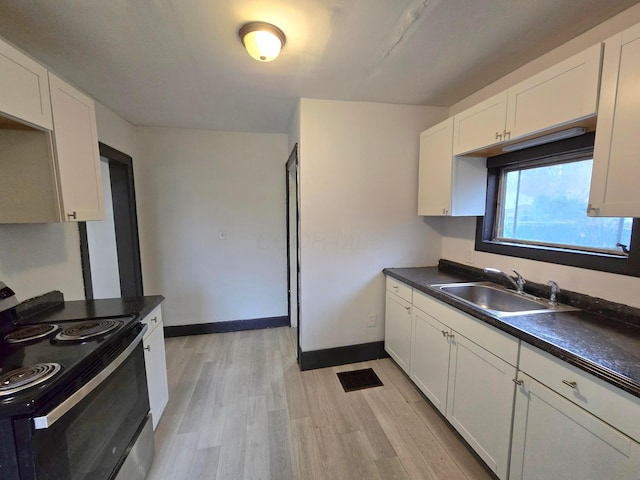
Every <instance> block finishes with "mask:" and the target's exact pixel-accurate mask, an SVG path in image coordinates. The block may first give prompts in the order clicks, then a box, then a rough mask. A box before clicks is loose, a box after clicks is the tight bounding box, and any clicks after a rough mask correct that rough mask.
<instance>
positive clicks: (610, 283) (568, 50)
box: [441, 4, 640, 307]
mask: <svg viewBox="0 0 640 480" xmlns="http://www.w3.org/2000/svg"><path fill="white" fill-rule="evenodd" d="M638 22H640V4H638V5H635V6H634V7H631V8H629V9H628V10H626V11H625V12H623V13H621V14H619V15H617V16H615V17H613V18H611V19H610V20H608V21H606V22H604V23H602V24H601V25H599V26H597V27H595V28H593V29H592V30H589V31H588V32H585V33H584V34H583V35H581V36H579V37H576V38H575V39H573V40H572V41H570V42H567V43H566V44H564V45H562V46H561V47H559V48H557V49H555V50H553V51H551V52H549V53H547V54H545V55H543V56H542V57H540V58H538V59H536V60H534V61H533V62H531V63H529V64H527V65H525V66H523V67H522V68H520V69H518V70H516V71H515V72H513V73H511V74H509V75H507V76H505V77H503V78H502V79H500V80H498V81H497V82H495V83H493V84H491V85H489V86H487V87H486V88H484V89H482V90H480V91H478V92H477V93H475V94H473V95H471V96H470V97H468V98H466V99H464V100H463V101H461V102H459V103H457V104H455V105H453V106H452V107H451V109H450V111H449V113H450V115H453V114H455V113H458V112H461V111H463V110H464V109H466V108H468V107H470V106H472V105H474V104H475V103H478V102H480V101H482V100H484V99H486V98H489V97H490V96H492V95H495V94H496V93H499V92H501V91H503V90H505V89H506V88H509V87H510V86H512V85H515V84H516V83H518V82H520V81H522V80H524V79H526V78H527V77H529V76H531V75H533V74H535V73H538V72H540V71H542V70H544V69H546V68H548V67H550V66H552V65H554V64H555V63H557V62H559V61H561V60H563V59H564V58H567V57H569V56H571V55H573V54H575V53H578V52H580V51H581V50H584V49H586V48H588V47H589V46H591V45H594V44H595V43H597V42H600V41H604V40H606V39H607V38H608V37H610V36H611V35H614V34H616V33H618V32H619V31H621V30H624V29H625V28H627V27H629V26H631V25H634V24H636V23H638ZM444 222H445V223H444V228H443V239H442V252H441V256H442V258H447V259H450V260H454V261H457V262H460V263H465V262H466V254H467V252H468V251H473V249H474V242H475V240H474V238H475V226H476V220H475V218H457V219H456V218H447V219H445V220H444ZM473 264H474V265H475V266H478V267H486V266H492V267H496V268H500V269H501V270H504V271H507V272H508V271H511V269H516V270H518V272H520V273H521V274H522V275H523V276H524V277H525V278H527V279H529V280H532V281H534V282H538V283H546V282H547V281H548V280H549V279H552V280H555V281H556V282H558V284H559V285H560V288H565V289H567V290H572V291H576V292H580V293H584V294H587V295H591V296H594V297H599V298H605V299H607V300H611V301H614V302H619V303H623V304H627V305H631V306H634V307H640V297H639V296H638V293H637V292H638V291H639V290H640V278H635V277H628V276H624V275H614V274H611V273H602V272H596V271H592V270H586V269H582V268H574V267H566V266H562V265H554V264H552V263H545V262H537V261H534V260H524V259H519V258H514V257H508V256H504V255H495V254H490V253H484V252H474V253H473Z"/></svg>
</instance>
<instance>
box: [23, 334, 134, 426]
mask: <svg viewBox="0 0 640 480" xmlns="http://www.w3.org/2000/svg"><path fill="white" fill-rule="evenodd" d="M146 331H147V325H143V328H142V330H140V333H139V334H138V335H137V336H136V338H135V339H134V340H133V341H132V342H131V343H130V344H129V345H128V346H127V348H126V349H125V350H124V351H123V352H122V353H121V354H120V355H118V356H117V357H116V358H115V359H114V360H113V361H112V362H111V363H110V364H109V365H107V366H106V367H105V368H104V369H103V370H102V371H101V372H100V373H99V374H98V375H96V376H95V377H93V378H92V379H91V380H89V381H88V382H87V383H86V384H85V385H83V386H82V388H80V389H79V390H77V391H76V392H75V393H74V394H73V395H71V396H70V397H69V398H67V399H66V400H65V401H64V402H62V403H61V404H60V405H58V406H57V407H56V408H54V409H53V410H51V411H50V412H49V413H48V414H47V415H43V416H42V417H34V419H33V426H34V428H35V429H36V430H43V429H45V428H49V427H50V426H51V425H53V424H54V423H56V422H57V421H58V420H60V419H61V418H62V417H63V415H64V414H65V413H67V412H68V411H69V410H71V409H72V408H73V407H75V406H76V405H77V404H78V403H80V402H81V401H82V399H83V398H85V397H86V396H87V395H89V394H90V393H91V392H92V391H93V390H95V389H96V388H97V387H98V386H100V384H101V383H102V382H104V381H105V380H106V379H107V378H109V376H110V375H111V374H112V373H113V372H114V371H115V370H116V369H117V368H118V367H119V366H120V365H122V363H123V362H124V361H125V360H126V359H127V357H129V355H131V352H133V351H134V350H135V348H136V347H137V346H138V344H139V343H140V342H141V341H142V337H143V336H144V334H145V332H146Z"/></svg>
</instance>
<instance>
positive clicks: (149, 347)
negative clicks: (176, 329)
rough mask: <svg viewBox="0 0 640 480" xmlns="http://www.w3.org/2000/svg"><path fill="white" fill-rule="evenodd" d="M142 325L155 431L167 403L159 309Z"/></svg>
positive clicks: (162, 332) (165, 362)
mask: <svg viewBox="0 0 640 480" xmlns="http://www.w3.org/2000/svg"><path fill="white" fill-rule="evenodd" d="M142 323H145V324H146V325H147V332H146V334H145V336H144V338H143V341H142V342H143V346H144V363H145V368H146V373H147V389H148V390H149V406H150V408H151V417H152V420H153V429H154V430H155V429H156V426H157V425H158V422H159V421H160V417H162V412H163V411H164V408H165V407H166V406H167V402H168V401H169V388H168V383H167V361H166V356H165V348H164V330H163V323H162V313H161V310H160V307H158V308H157V309H155V310H154V311H153V312H151V313H150V314H149V315H147V316H146V317H145V318H144V319H143V320H142Z"/></svg>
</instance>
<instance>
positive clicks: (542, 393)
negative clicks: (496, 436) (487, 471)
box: [509, 373, 640, 480]
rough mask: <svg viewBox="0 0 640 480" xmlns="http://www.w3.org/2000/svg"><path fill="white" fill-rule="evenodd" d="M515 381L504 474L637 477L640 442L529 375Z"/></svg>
mask: <svg viewBox="0 0 640 480" xmlns="http://www.w3.org/2000/svg"><path fill="white" fill-rule="evenodd" d="M519 381H521V382H522V385H520V386H519V387H518V389H517V391H516V405H515V415H514V428H513V447H512V455H511V474H510V477H509V478H510V479H512V480H539V479H551V478H552V479H554V480H602V479H616V480H632V479H633V480H637V479H638V478H640V444H638V443H636V442H634V441H633V440H632V439H631V438H629V437H627V436H626V435H623V434H622V433H620V432H619V431H618V430H616V429H614V428H612V427H611V426H609V425H608V424H606V423H605V422H603V421H602V420H600V419H599V418H597V417H595V416H593V415H591V414H590V413H589V412H587V411H586V410H583V409H582V408H580V407H578V406H577V405H574V404H573V403H572V402H570V401H569V400H567V399H565V398H564V397H563V396H561V395H559V394H557V393H556V392H554V391H553V390H550V389H549V388H547V387H545V386H544V385H542V384H541V383H539V382H537V381H535V380H534V379H532V378H531V377H529V376H527V375H524V374H522V373H521V374H520V375H519ZM634 418H635V417H630V418H629V422H633V421H635V420H634Z"/></svg>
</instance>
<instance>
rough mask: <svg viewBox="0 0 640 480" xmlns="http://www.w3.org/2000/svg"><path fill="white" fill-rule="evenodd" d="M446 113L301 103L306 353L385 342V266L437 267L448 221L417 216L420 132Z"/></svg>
mask: <svg viewBox="0 0 640 480" xmlns="http://www.w3.org/2000/svg"><path fill="white" fill-rule="evenodd" d="M446 114H447V110H446V109H443V108H434V107H416V106H406V105H386V104H375V103H362V102H338V101H328V100H310V99H302V100H301V102H300V194H301V229H302V235H301V248H302V259H301V275H302V288H301V296H302V307H301V313H302V317H301V319H300V333H301V339H300V343H301V345H300V346H301V349H302V351H312V350H320V349H326V348H333V347H340V346H347V345H356V344H362V343H369V342H376V341H380V340H382V339H383V338H384V290H385V285H384V275H383V274H382V273H381V272H382V269H383V268H385V267H404V266H417V265H435V264H436V263H437V261H438V259H439V256H440V249H441V245H440V242H441V237H440V234H439V233H438V231H437V228H439V226H440V219H433V218H432V219H428V220H426V221H425V220H423V218H422V217H419V216H418V215H416V209H417V198H418V193H417V182H416V178H418V148H419V134H420V132H421V131H423V130H424V129H426V128H427V127H429V126H431V125H433V124H435V123H437V122H438V121H440V120H441V119H443V118H444V117H446ZM370 314H375V315H377V325H376V327H367V321H368V319H369V315H370Z"/></svg>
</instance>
